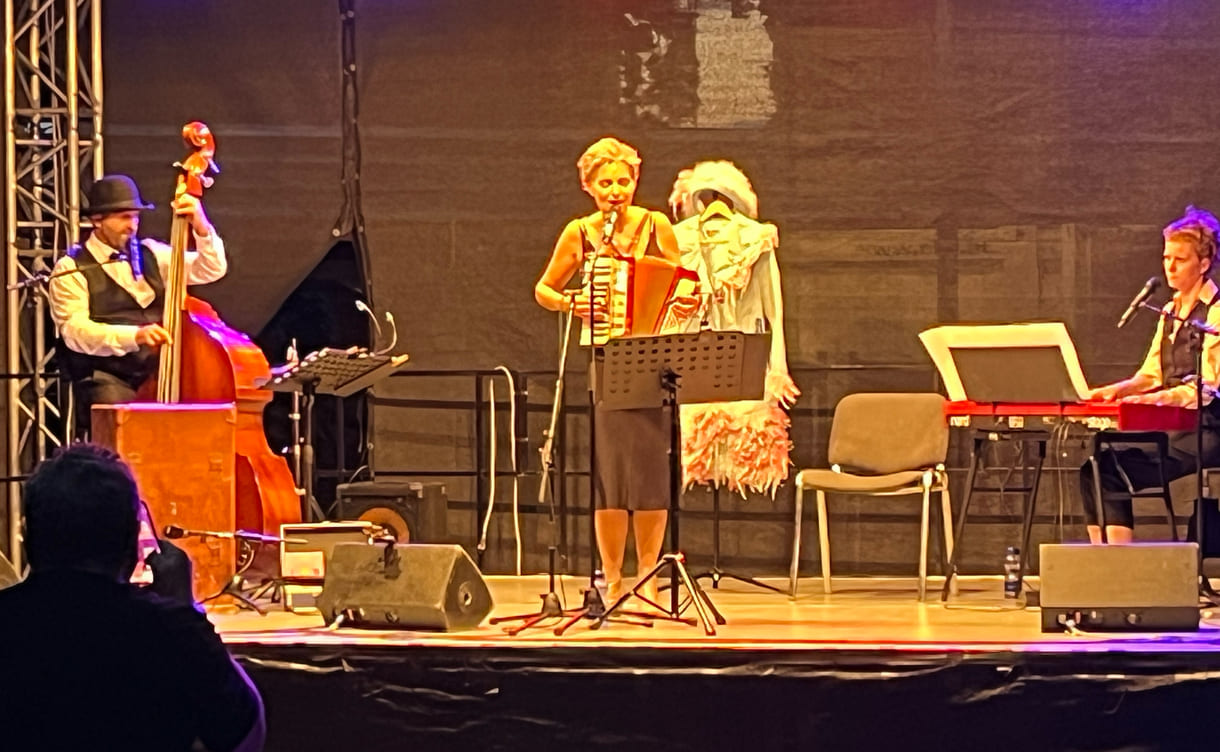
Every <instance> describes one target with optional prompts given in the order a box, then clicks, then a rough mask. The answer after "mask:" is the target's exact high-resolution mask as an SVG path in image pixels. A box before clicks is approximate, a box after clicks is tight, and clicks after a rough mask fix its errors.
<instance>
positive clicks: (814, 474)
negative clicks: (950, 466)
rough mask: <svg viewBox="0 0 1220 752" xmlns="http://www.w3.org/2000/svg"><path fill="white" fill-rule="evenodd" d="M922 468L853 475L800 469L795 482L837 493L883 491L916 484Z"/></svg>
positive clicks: (832, 471)
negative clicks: (879, 473) (880, 473)
mask: <svg viewBox="0 0 1220 752" xmlns="http://www.w3.org/2000/svg"><path fill="white" fill-rule="evenodd" d="M923 474H924V471H923V470H904V471H902V472H898V473H886V474H885V475H855V474H853V473H845V472H835V471H834V470H822V469H815V470H802V471H801V472H800V477H799V478H798V479H797V482H798V483H800V484H801V485H803V486H804V487H805V488H809V489H821V490H823V491H833V492H837V493H885V492H888V491H897V490H899V489H901V488H909V487H910V486H913V485H917V484H918V483H919V479H920V478H921V477H922V476H923Z"/></svg>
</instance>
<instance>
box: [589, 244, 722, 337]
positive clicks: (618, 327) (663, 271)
mask: <svg viewBox="0 0 1220 752" xmlns="http://www.w3.org/2000/svg"><path fill="white" fill-rule="evenodd" d="M590 266H591V269H590V270H589V272H588V274H589V276H590V277H591V278H592V280H591V282H589V281H586V284H590V285H591V287H592V298H593V300H594V305H595V306H598V305H604V306H605V308H606V310H607V311H608V312H609V319H608V320H607V321H599V322H596V323H594V324H593V326H592V341H591V342H590V329H589V328H585V329H584V331H582V332H581V338H580V343H581V344H582V345H588V344H594V345H604V344H605V343H606V342H607V341H608V340H610V339H614V338H617V337H645V336H649V335H656V334H668V333H671V332H678V331H680V330H681V329H682V327H683V325H684V324H685V319H684V318H683V319H680V318H679V317H678V316H676V315H675V314H674V311H673V303H674V300H675V298H678V297H681V296H689V295H694V294H695V292H696V291H697V289H698V286H699V276H698V275H697V274H696V273H695V272H694V271H691V270H690V269H685V268H683V267H681V266H679V265H678V264H676V263H674V262H672V261H668V260H666V259H663V258H660V257H657V256H643V257H640V258H624V257H618V256H597V257H596V258H594V259H593V261H592V263H591V265H590Z"/></svg>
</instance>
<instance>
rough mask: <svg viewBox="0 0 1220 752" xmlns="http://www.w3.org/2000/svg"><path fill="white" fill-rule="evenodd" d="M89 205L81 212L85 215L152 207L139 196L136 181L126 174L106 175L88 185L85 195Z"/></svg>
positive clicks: (142, 209) (140, 209)
mask: <svg viewBox="0 0 1220 752" xmlns="http://www.w3.org/2000/svg"><path fill="white" fill-rule="evenodd" d="M85 198H86V200H87V201H88V203H89V206H87V207H85V211H84V212H82V213H85V214H87V216H94V215H97V214H109V213H111V212H121V211H144V210H147V209H152V208H154V207H153V205H152V204H146V203H144V199H142V198H140V189H139V188H137V187H136V181H134V180H132V179H131V178H129V177H127V176H126V175H106V176H104V177H101V178H99V179H98V180H97V182H95V183H94V184H93V185H92V186H90V187H89V194H88V195H87V196H86V197H85Z"/></svg>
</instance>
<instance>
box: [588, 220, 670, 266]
mask: <svg viewBox="0 0 1220 752" xmlns="http://www.w3.org/2000/svg"><path fill="white" fill-rule="evenodd" d="M645 233H646V234H645ZM641 241H643V242H645V243H647V245H646V246H645V250H644V253H643V254H641V255H645V256H660V255H661V249H660V246H658V245H657V223H656V220H654V219H653V216H652V212H651V211H650V212H648V216H647V217H645V218H644V219H643V220H641V221H640V224H639V225H638V226H636V228H635V236H634V237H633V238H632V239H631V248H632V249H634V248H636V247H637V246H638V245H639V244H640V242H641ZM580 246H581V248H580V250H581V257H582V258H586V259H587V258H589V256H590V255H591V254H593V253H594V252H595V251H596V250H597V245H596V244H595V242H594V239H593V238H591V237H589V228H588V226H586V225H585V223H584V222H581V223H580ZM633 255H634V254H633Z"/></svg>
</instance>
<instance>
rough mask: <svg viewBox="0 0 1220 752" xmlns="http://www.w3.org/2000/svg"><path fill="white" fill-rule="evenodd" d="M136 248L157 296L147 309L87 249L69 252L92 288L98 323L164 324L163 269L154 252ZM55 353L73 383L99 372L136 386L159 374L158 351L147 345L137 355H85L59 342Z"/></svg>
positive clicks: (93, 313)
mask: <svg viewBox="0 0 1220 752" xmlns="http://www.w3.org/2000/svg"><path fill="white" fill-rule="evenodd" d="M137 247H138V248H139V252H140V256H141V259H142V261H143V266H142V271H143V274H144V279H145V281H147V282H148V285H149V287H151V288H152V290H153V296H154V297H153V302H152V304H150V305H149V306H148V307H147V308H145V307H143V306H141V305H140V304H139V303H137V302H136V299H135V298H133V297H132V295H131V293H129V292H128V291H127V290H124V289H123V288H122V286H120V285H119V283H118V282H115V281H114V280H113V279H111V277H110V275H109V274H107V273H106V270H105V268H104V267H103V266H102V264H99V263H98V262H97V261H96V260H95V259H94V258H93V256H92V255H91V254H90V253H89V252H87V251H85V249H84V248H82V247H81V246H79V245H76V246H73V247H72V248H70V249H68V255H69V256H71V257H72V258H73V259H74V260H76V261H77V267H76V268H77V269H78V270H79V273H80V275H81V276H82V277H84V278H85V284H86V285H87V287H88V289H89V318H91V319H93V320H94V321H96V322H98V323H99V324H120V325H130V326H143V325H145V324H152V323H157V322H160V321H161V318H162V314H163V312H164V308H165V282H164V280H163V279H162V278H161V269H160V267H159V266H158V265H157V257H156V254H154V253H153V252H152V250H151V249H149V248H146V247H145V246H143V245H139V246H137ZM56 353H57V354H58V355H59V357H60V362H61V363H62V364H63V368H64V370H65V371H66V372H67V374H68V378H70V379H72V380H73V381H79V380H81V379H86V378H89V377H90V376H92V375H93V372H94V371H95V370H96V371H104V372H106V373H109V374H112V375H114V376H118V377H119V378H121V379H123V380H124V381H126V382H128V383H129V384H131V385H132V386H133V387H137V386H139V385H140V384H141V383H142V382H143V381H144V380H145V379H147V378H148V377H149V376H151V375H152V374H154V373H156V371H157V361H158V354H157V351H156V350H155V349H153V348H151V347H148V346H147V345H141V346H140V349H139V350H137V351H136V352H131V353H126V354H124V355H86V354H84V353H79V352H76V351H75V350H73V349H72V348H70V347H69V346H68V344H67V343H66V342H64V341H63V340H62V339H60V340H59V341H57V342H56Z"/></svg>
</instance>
